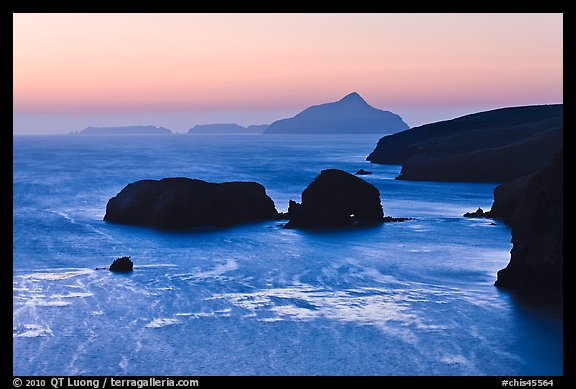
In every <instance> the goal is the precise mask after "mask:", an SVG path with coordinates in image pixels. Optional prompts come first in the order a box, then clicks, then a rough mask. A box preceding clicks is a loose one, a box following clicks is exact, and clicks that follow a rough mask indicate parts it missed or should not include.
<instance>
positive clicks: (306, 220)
mask: <svg viewBox="0 0 576 389" xmlns="http://www.w3.org/2000/svg"><path fill="white" fill-rule="evenodd" d="M288 216H289V218H290V221H289V222H288V223H287V224H286V226H285V227H286V228H333V227H346V226H353V225H366V224H380V223H383V222H384V211H383V210H382V205H381V203H380V192H379V191H378V189H377V188H376V187H375V186H374V185H372V184H370V183H368V182H366V181H364V180H362V179H361V178H358V177H356V176H354V175H352V174H350V173H347V172H344V171H342V170H338V169H328V170H323V171H322V172H321V173H320V175H319V176H318V177H316V178H315V179H314V181H313V182H312V183H310V185H308V187H307V188H306V189H305V190H304V192H302V203H301V204H299V203H297V202H295V201H292V200H290V203H289V208H288Z"/></svg>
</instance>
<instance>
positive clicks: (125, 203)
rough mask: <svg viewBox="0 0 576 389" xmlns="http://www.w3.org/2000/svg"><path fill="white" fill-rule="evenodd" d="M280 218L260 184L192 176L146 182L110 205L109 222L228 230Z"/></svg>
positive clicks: (126, 190)
mask: <svg viewBox="0 0 576 389" xmlns="http://www.w3.org/2000/svg"><path fill="white" fill-rule="evenodd" d="M277 218H278V212H277V211H276V208H275V207H274V202H273V201H272V199H271V198H270V197H268V196H267V195H266V190H265V189H264V187H263V186H262V185H260V184H258V183H256V182H225V183H221V184H216V183H209V182H205V181H202V180H195V179H190V178H164V179H162V180H159V181H156V180H141V181H137V182H134V183H132V184H129V185H127V186H126V187H125V188H124V189H122V191H120V193H118V194H117V195H116V196H115V197H113V198H111V199H110V200H109V201H108V204H107V206H106V215H105V216H104V220H105V221H108V222H112V223H122V224H133V225H145V226H152V227H156V228H162V229H176V230H180V229H188V228H194V227H224V226H230V225H234V224H238V223H245V222H251V221H260V220H272V219H277Z"/></svg>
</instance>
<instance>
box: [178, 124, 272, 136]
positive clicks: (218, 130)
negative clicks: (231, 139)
mask: <svg viewBox="0 0 576 389" xmlns="http://www.w3.org/2000/svg"><path fill="white" fill-rule="evenodd" d="M266 128H268V125H267V124H253V125H250V126H248V127H244V126H241V125H239V124H236V123H214V124H197V125H195V126H194V127H192V128H190V129H189V130H188V134H262V132H264V130H266Z"/></svg>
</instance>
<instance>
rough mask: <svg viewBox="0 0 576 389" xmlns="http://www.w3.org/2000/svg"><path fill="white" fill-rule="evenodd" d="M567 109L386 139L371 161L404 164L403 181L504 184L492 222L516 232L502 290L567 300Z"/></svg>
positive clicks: (513, 112)
mask: <svg viewBox="0 0 576 389" xmlns="http://www.w3.org/2000/svg"><path fill="white" fill-rule="evenodd" d="M563 129H564V122H563V104H555V105H533V106H523V107H512V108H502V109H496V110H492V111H487V112H479V113H475V114H471V115H466V116H463V117H460V118H457V119H453V120H447V121H442V122H437V123H431V124H426V125H423V126H419V127H415V128H412V129H410V130H406V131H402V132H399V133H396V134H393V135H390V136H386V137H383V138H381V139H380V141H379V142H378V145H377V146H376V149H375V150H374V151H373V152H372V153H371V154H370V155H369V156H368V157H367V160H369V161H371V162H373V163H379V164H402V172H401V174H400V176H398V177H397V178H398V179H403V180H426V181H464V182H501V183H502V184H501V185H499V186H497V187H496V189H495V190H494V204H493V205H492V208H491V210H490V211H489V212H484V211H483V210H481V209H478V210H477V211H475V212H469V213H466V214H465V216H467V217H489V218H494V219H499V220H502V221H503V222H504V223H506V224H507V225H509V226H510V228H511V232H512V244H513V248H512V251H511V258H510V263H509V264H508V266H506V268H504V269H502V270H500V271H499V272H498V275H497V281H496V283H495V285H496V286H498V287H501V288H505V289H510V290H516V291H522V292H523V293H525V292H527V293H530V294H532V295H534V293H536V294H541V292H542V291H552V292H554V293H553V294H554V295H560V296H561V295H562V293H561V292H562V285H563V263H564V257H563V255H564V253H563V212H564V200H563V152H562V150H563Z"/></svg>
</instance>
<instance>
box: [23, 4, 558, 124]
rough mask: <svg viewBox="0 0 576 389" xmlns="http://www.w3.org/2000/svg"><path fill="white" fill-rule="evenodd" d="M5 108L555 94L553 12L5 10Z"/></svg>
mask: <svg viewBox="0 0 576 389" xmlns="http://www.w3.org/2000/svg"><path fill="white" fill-rule="evenodd" d="M13 18H14V36H13V40H14V73H13V86H14V94H13V98H14V103H13V104H14V105H13V110H14V112H18V113H50V112H139V111H147V110H156V111H193V110H210V109H252V110H254V109H278V108H286V107H302V108H305V107H306V106H308V105H311V104H319V103H322V102H327V101H334V100H337V99H339V98H341V97H342V96H344V95H345V94H347V93H349V92H351V91H358V92H359V93H360V94H361V95H362V96H364V97H365V98H366V100H367V101H368V102H369V103H371V104H372V105H374V106H376V107H378V108H382V109H387V106H398V105H405V106H410V105H412V106H418V105H420V106H441V105H458V104H485V103H491V104H502V105H521V104H531V103H532V104H537V103H553V102H561V101H562V91H563V89H562V83H563V81H562V72H563V68H562V60H563V58H562V57H563V41H562V30H563V18H562V14H14V16H13Z"/></svg>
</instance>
